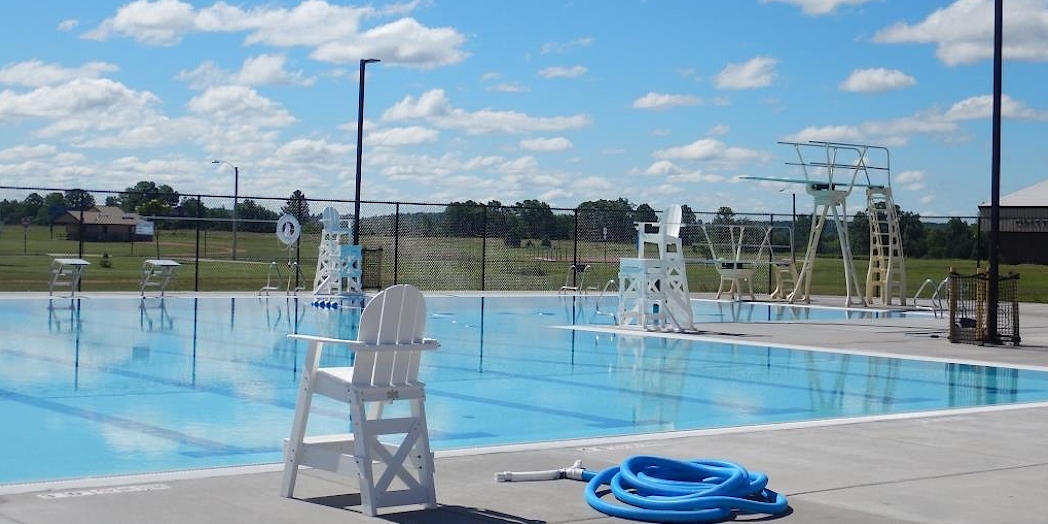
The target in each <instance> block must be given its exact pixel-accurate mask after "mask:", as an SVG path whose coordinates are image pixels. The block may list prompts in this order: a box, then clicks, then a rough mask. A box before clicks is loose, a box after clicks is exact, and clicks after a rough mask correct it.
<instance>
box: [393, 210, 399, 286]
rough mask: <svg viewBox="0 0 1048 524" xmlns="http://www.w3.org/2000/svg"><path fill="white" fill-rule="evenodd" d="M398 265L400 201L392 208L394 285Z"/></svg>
mask: <svg viewBox="0 0 1048 524" xmlns="http://www.w3.org/2000/svg"><path fill="white" fill-rule="evenodd" d="M399 266H400V202H397V205H396V207H395V208H394V209H393V284H394V285H396V284H397V283H398V281H397V276H398V275H397V269H398V268H399Z"/></svg>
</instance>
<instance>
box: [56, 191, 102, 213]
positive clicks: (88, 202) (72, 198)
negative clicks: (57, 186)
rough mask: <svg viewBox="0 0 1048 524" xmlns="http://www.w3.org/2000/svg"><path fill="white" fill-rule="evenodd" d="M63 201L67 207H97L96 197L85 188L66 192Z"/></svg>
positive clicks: (77, 208)
mask: <svg viewBox="0 0 1048 524" xmlns="http://www.w3.org/2000/svg"><path fill="white" fill-rule="evenodd" d="M63 203H64V204H65V207H66V209H70V210H81V209H84V210H87V209H91V208H92V207H95V197H94V196H93V195H91V193H88V192H87V191H84V190H83V189H71V190H69V191H66V192H65V195H64V197H63Z"/></svg>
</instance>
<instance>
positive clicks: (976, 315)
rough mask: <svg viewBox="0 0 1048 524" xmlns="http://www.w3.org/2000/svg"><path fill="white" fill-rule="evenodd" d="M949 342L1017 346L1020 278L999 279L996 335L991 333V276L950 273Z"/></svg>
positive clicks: (1006, 277)
mask: <svg viewBox="0 0 1048 524" xmlns="http://www.w3.org/2000/svg"><path fill="white" fill-rule="evenodd" d="M949 283H950V342H954V343H962V344H978V345H980V346H981V345H985V344H1004V343H1011V344H1012V345H1015V346H1018V345H1019V340H1020V339H1019V275H1018V274H1015V273H1010V274H1008V275H1007V276H1001V277H998V281H997V283H998V286H997V295H998V298H997V318H996V319H997V330H996V331H997V332H996V333H991V332H990V322H989V315H990V307H989V300H990V297H989V287H990V286H989V284H990V276H989V275H988V274H987V273H986V272H984V271H979V272H978V273H976V274H974V275H961V274H959V273H956V272H954V271H950V276H949Z"/></svg>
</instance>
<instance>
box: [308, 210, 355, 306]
mask: <svg viewBox="0 0 1048 524" xmlns="http://www.w3.org/2000/svg"><path fill="white" fill-rule="evenodd" d="M321 221H322V223H323V225H324V231H323V232H322V234H321V238H320V254H319V256H318V257H317V272H316V275H315V276H314V277H313V294H314V295H345V294H360V293H363V289H364V286H363V279H362V275H363V251H362V250H361V248H360V246H357V245H353V244H349V243H347V242H348V236H349V235H351V234H352V231H351V229H350V225H349V221H348V220H347V219H343V218H342V217H340V216H339V214H338V211H337V210H336V209H335V208H333V207H328V208H325V209H324V212H323V213H322V215H321Z"/></svg>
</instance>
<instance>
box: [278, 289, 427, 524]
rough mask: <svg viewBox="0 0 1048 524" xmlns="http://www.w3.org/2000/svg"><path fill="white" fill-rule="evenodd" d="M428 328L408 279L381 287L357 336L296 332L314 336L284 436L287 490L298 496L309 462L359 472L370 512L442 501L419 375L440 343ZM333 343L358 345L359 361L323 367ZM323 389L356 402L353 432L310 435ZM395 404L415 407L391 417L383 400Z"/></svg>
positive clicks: (363, 503)
mask: <svg viewBox="0 0 1048 524" xmlns="http://www.w3.org/2000/svg"><path fill="white" fill-rule="evenodd" d="M425 326H426V303H425V299H424V298H423V296H422V293H421V292H420V291H419V290H418V289H416V288H415V287H413V286H410V285H406V284H400V285H396V286H392V287H390V288H387V289H385V290H383V291H381V292H380V293H378V294H377V295H376V296H375V297H374V298H372V299H371V301H370V302H368V304H367V306H365V307H364V310H363V312H362V313H361V315H360V325H359V328H358V331H357V337H356V340H345V339H341V338H335V337H325V336H316V335H300V334H291V335H288V337H290V338H292V339H299V340H304V341H307V342H309V349H308V351H307V352H306V361H305V366H304V368H303V370H302V379H301V383H300V387H299V393H298V401H297V402H296V404H295V417H294V422H293V423H292V426H291V435H290V437H289V438H288V439H286V440H285V441H284V459H285V460H284V478H283V483H282V485H281V489H280V494H281V495H282V496H284V497H291V496H293V495H294V492H295V482H296V478H297V476H298V470H299V467H300V466H309V467H313V468H318V469H322V470H325V471H331V472H334V473H340V474H346V475H350V476H352V477H354V478H356V480H357V482H358V484H359V487H360V498H361V506H362V509H363V512H364V513H365V514H366V515H369V516H372V517H373V516H375V515H376V514H377V513H378V509H379V508H385V507H390V506H404V505H409V504H421V505H423V506H424V507H426V508H435V507H436V506H437V496H436V487H435V484H434V481H433V469H434V464H433V453H432V451H430V446H429V429H428V427H427V423H426V409H425V402H426V385H425V384H424V383H422V382H420V381H419V379H418V370H419V362H420V360H421V356H422V355H421V354H422V352H423V351H427V350H433V349H437V348H438V347H439V346H440V343H439V342H437V341H436V340H433V339H430V338H424V337H423V333H424V331H425ZM330 345H344V346H347V347H348V348H349V349H350V350H351V351H353V353H354V354H355V359H354V360H353V365H352V366H351V367H321V366H320V363H321V356H322V354H321V353H322V351H323V349H324V347H325V346H330ZM315 394H316V395H323V396H325V397H328V398H332V399H335V400H338V401H341V402H344V403H347V404H349V406H350V425H351V426H352V432H351V433H339V434H332V435H307V434H306V433H307V432H306V429H307V422H308V420H309V413H310V407H311V405H312V399H313V395H315ZM391 402H394V403H395V402H407V403H408V404H409V407H410V410H409V413H407V414H402V415H401V414H398V415H394V416H384V415H389V413H384V410H383V405H384V404H388V403H391ZM398 436H399V437H398ZM380 438H382V440H379V439H380ZM391 439H392V440H391Z"/></svg>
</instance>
